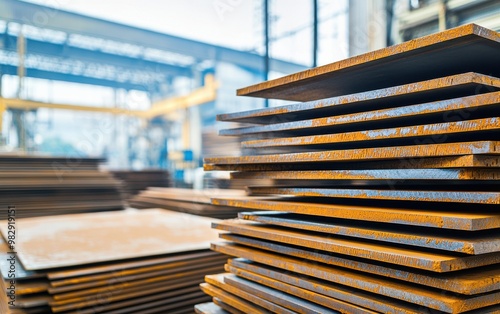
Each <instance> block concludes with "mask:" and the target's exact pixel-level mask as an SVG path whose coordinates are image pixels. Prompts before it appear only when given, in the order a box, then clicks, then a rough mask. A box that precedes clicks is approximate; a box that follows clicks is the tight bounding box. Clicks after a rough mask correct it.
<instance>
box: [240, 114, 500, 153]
mask: <svg viewBox="0 0 500 314" xmlns="http://www.w3.org/2000/svg"><path fill="white" fill-rule="evenodd" d="M499 130H500V119H499V118H486V119H477V120H468V121H459V122H450V123H437V124H421V125H414V126H409V127H398V128H381V126H377V129H376V130H368V131H358V132H349V133H336V134H324V135H311V136H299V137H286V138H274V139H264V140H253V141H246V142H243V143H242V147H243V148H246V149H251V150H252V151H256V152H262V151H264V152H265V151H267V150H273V151H280V150H281V151H289V150H292V151H294V150H299V151H300V150H306V149H309V150H311V149H314V150H318V149H327V148H334V147H342V146H344V147H354V146H357V147H360V148H361V147H362V148H367V147H383V146H392V145H404V144H410V145H411V144H415V143H419V142H420V143H425V142H429V143H443V142H446V143H452V142H465V141H469V140H474V139H488V138H491V139H492V138H495V134H493V133H492V131H495V132H496V133H498V131H499ZM487 132H489V133H487ZM496 137H497V138H498V135H496Z"/></svg>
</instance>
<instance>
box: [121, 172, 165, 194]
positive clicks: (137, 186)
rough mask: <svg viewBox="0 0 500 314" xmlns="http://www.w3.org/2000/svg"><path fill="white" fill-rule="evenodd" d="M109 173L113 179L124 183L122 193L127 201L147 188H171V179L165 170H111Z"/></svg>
mask: <svg viewBox="0 0 500 314" xmlns="http://www.w3.org/2000/svg"><path fill="white" fill-rule="evenodd" d="M111 173H112V174H113V176H114V177H115V178H117V179H118V180H120V181H122V182H123V183H124V193H125V194H126V196H127V199H128V198H130V197H133V196H134V195H137V194H138V193H139V192H141V191H142V190H145V189H147V188H148V187H169V186H172V178H171V176H170V173H169V172H168V171H166V170H161V169H157V170H141V171H126V170H113V171H111Z"/></svg>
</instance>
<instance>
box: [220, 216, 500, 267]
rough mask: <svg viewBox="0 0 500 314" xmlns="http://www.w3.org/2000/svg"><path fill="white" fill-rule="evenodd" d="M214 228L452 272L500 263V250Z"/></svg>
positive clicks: (228, 224)
mask: <svg viewBox="0 0 500 314" xmlns="http://www.w3.org/2000/svg"><path fill="white" fill-rule="evenodd" d="M214 228H216V229H219V230H223V231H227V232H231V233H234V234H237V235H242V236H246V237H252V238H257V239H266V240H268V241H274V242H278V243H283V244H290V245H296V246H300V247H307V248H314V249H317V250H321V251H325V252H330V253H332V254H342V255H346V256H353V257H358V258H363V259H369V260H373V261H378V262H384V263H389V264H393V265H394V264H396V265H401V266H406V267H410V268H415V269H422V270H427V271H431V272H438V273H441V272H452V271H457V270H464V269H470V268H474V267H480V266H488V265H492V264H497V263H500V253H498V252H496V253H490V254H482V255H466V254H460V253H455V252H440V251H427V250H423V249H420V248H417V247H407V246H398V245H392V244H390V243H374V242H372V241H365V240H361V239H346V238H340V237H339V238H335V237H333V236H330V237H325V236H324V235H323V234H321V233H315V232H308V231H300V230H293V229H286V228H280V227H277V226H268V225H263V224H260V223H255V222H250V221H244V220H237V219H234V220H225V221H222V222H219V223H214Z"/></svg>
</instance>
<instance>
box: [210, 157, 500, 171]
mask: <svg viewBox="0 0 500 314" xmlns="http://www.w3.org/2000/svg"><path fill="white" fill-rule="evenodd" d="M203 167H204V169H205V171H214V170H224V171H227V170H232V171H295V170H355V169H416V168H422V169H433V168H437V169H447V168H490V169H495V168H499V167H500V157H499V156H488V155H465V156H448V157H426V158H412V157H403V158H399V159H395V160H377V161H369V160H358V161H356V162H349V161H343V162H338V163H337V162H316V163H315V162H297V163H269V164H225V165H214V164H204V165H203Z"/></svg>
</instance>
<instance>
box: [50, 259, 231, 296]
mask: <svg viewBox="0 0 500 314" xmlns="http://www.w3.org/2000/svg"><path fill="white" fill-rule="evenodd" d="M200 264H201V265H203V267H200ZM221 264H222V263H221V262H220V261H218V262H216V263H214V262H212V263H207V264H204V263H203V261H200V263H199V264H198V265H191V267H178V268H175V269H172V270H168V271H153V272H145V273H142V274H138V275H133V276H121V275H116V276H114V277H112V278H110V279H108V280H96V281H92V282H88V283H85V284H75V285H70V286H64V287H59V288H49V289H48V291H49V293H50V294H52V295H54V300H56V301H57V300H64V299H72V298H76V297H80V296H85V295H93V294H97V293H100V292H102V291H106V290H107V289H109V287H110V286H113V284H115V283H116V281H117V280H120V282H121V283H120V287H122V288H123V289H126V288H133V287H135V286H139V285H146V284H155V283H157V282H167V281H168V282H171V281H182V280H184V279H185V278H188V277H189V278H191V279H193V278H197V277H199V276H202V275H204V274H206V273H205V272H206V271H217V270H221ZM186 280H187V279H186Z"/></svg>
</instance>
